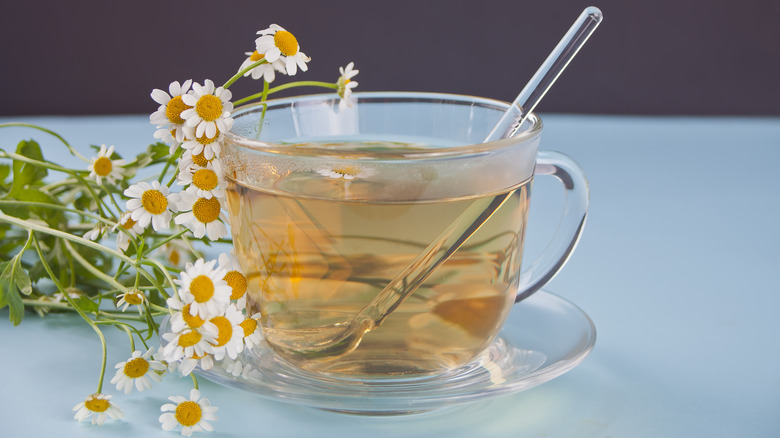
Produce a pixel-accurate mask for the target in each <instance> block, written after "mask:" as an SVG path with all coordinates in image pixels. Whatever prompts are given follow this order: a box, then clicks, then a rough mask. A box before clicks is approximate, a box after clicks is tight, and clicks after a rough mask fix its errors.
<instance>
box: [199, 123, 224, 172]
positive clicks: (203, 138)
mask: <svg viewBox="0 0 780 438" xmlns="http://www.w3.org/2000/svg"><path fill="white" fill-rule="evenodd" d="M217 138H219V129H217V133H216V134H214V137H212V138H208V137H206V133H205V132H204V133H203V135H201V136H200V137H196V138H195V140H196V141H197V142H198V143H200V144H202V145H207V144H211V143H214V142H215V141H217ZM201 153H203V152H201ZM193 161H194V160H193ZM204 167H205V165H204Z"/></svg>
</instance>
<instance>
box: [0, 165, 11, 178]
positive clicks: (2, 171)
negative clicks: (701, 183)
mask: <svg viewBox="0 0 780 438" xmlns="http://www.w3.org/2000/svg"><path fill="white" fill-rule="evenodd" d="M10 174H11V166H9V165H7V164H0V183H2V182H5V179H6V178H8V175H10Z"/></svg>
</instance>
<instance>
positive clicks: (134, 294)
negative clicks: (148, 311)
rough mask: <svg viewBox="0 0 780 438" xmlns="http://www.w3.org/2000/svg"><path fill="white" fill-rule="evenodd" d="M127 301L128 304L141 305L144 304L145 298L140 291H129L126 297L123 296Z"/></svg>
mask: <svg viewBox="0 0 780 438" xmlns="http://www.w3.org/2000/svg"><path fill="white" fill-rule="evenodd" d="M123 298H124V299H125V302H126V303H127V304H133V305H136V306H138V305H140V304H142V303H143V302H144V297H143V295H141V292H138V291H132V290H131V291H127V293H125V295H124V296H123Z"/></svg>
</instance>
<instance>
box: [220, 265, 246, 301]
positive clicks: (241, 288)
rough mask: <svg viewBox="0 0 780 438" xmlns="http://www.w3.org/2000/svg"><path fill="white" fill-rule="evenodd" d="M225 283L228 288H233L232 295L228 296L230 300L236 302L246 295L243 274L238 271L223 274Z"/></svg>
mask: <svg viewBox="0 0 780 438" xmlns="http://www.w3.org/2000/svg"><path fill="white" fill-rule="evenodd" d="M225 281H226V282H227V284H228V286H230V287H231V288H233V293H232V294H231V295H230V299H231V300H237V299H239V298H241V297H243V296H244V294H245V293H246V277H244V274H242V273H240V272H238V271H230V272H228V273H227V274H225Z"/></svg>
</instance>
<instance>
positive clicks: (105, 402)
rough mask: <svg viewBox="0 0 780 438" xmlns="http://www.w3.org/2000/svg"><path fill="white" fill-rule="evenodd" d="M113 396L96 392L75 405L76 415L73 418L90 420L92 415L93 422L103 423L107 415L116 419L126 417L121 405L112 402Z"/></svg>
mask: <svg viewBox="0 0 780 438" xmlns="http://www.w3.org/2000/svg"><path fill="white" fill-rule="evenodd" d="M110 400H111V396H110V395H106V394H101V393H95V394H92V395H90V396H88V397H87V398H86V399H85V400H84V401H83V402H81V403H79V404H77V405H76V406H74V407H73V411H75V412H76V415H74V416H73V418H74V419H75V420H76V421H84V420H88V419H89V418H90V417H92V424H97V425H101V424H103V423H105V421H106V416H108V417H111V418H112V419H114V420H118V419H120V418H122V417H124V415H125V414H124V413H123V412H122V410H121V409H119V407H117V406H116V405H115V404H113V403H111V401H110Z"/></svg>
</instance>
